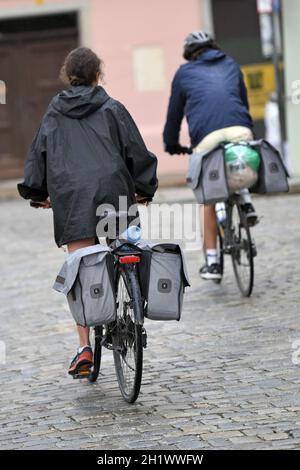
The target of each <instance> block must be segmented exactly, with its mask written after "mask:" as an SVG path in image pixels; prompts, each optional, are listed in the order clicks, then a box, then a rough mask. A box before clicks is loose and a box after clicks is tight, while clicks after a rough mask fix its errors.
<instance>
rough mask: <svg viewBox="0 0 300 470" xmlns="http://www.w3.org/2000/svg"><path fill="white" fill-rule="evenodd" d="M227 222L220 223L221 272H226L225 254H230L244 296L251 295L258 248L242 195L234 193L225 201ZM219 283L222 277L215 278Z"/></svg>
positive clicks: (219, 249) (219, 250)
mask: <svg viewBox="0 0 300 470" xmlns="http://www.w3.org/2000/svg"><path fill="white" fill-rule="evenodd" d="M225 208H226V219H225V223H224V224H221V223H218V252H219V259H220V266H221V274H222V277H223V274H224V255H230V256H231V260H232V265H233V271H234V275H235V278H236V281H237V284H238V287H239V289H240V292H241V294H242V295H243V296H244V297H250V296H251V293H252V290H253V284H254V258H255V257H256V256H257V250H256V246H255V243H254V241H253V240H252V237H251V232H250V227H249V225H248V221H247V216H246V213H245V212H244V211H243V209H242V207H241V202H240V196H239V195H238V194H233V195H231V196H230V197H229V199H228V200H227V201H226V202H225ZM215 282H216V283H217V284H220V283H221V282H222V278H221V279H218V280H215Z"/></svg>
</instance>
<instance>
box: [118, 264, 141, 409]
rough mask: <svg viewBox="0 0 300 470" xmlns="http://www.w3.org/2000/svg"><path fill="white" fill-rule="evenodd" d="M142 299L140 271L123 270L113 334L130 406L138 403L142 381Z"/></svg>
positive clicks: (121, 380)
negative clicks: (139, 320)
mask: <svg viewBox="0 0 300 470" xmlns="http://www.w3.org/2000/svg"><path fill="white" fill-rule="evenodd" d="M141 312H142V298H141V292H140V286H139V283H138V279H137V275H136V271H135V269H134V268H133V267H126V268H125V269H123V268H121V269H120V271H119V274H118V279H117V320H116V325H115V328H114V329H113V332H112V342H113V355H114V362H115V369H116V374H117V379H118V384H119V388H120V391H121V393H122V396H123V398H124V399H125V400H126V401H127V402H128V403H133V402H135V401H136V399H137V397H138V395H139V392H140V387H141V382H142V371H143V337H142V334H143V327H142V325H139V324H137V321H136V320H137V318H142V316H141Z"/></svg>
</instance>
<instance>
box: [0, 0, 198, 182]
mask: <svg viewBox="0 0 300 470" xmlns="http://www.w3.org/2000/svg"><path fill="white" fill-rule="evenodd" d="M37 3H38V2H37V1H35V0H0V12H2V13H3V11H4V10H11V9H14V8H18V9H20V7H22V9H23V11H24V13H25V12H26V9H28V7H36V8H37V10H38V11H39V12H40V13H42V12H43V9H44V8H47V6H49V5H51V4H52V5H53V4H59V5H60V6H62V5H68V6H70V5H72V6H74V7H76V4H78V3H80V2H77V1H76V0H74V1H72V0H44V2H43V5H40V6H39V7H37ZM81 3H84V4H85V5H86V6H87V7H88V10H87V11H88V14H87V15H85V17H84V18H85V19H84V21H86V22H88V23H89V24H88V25H87V28H88V30H89V35H90V37H89V38H88V36H87V39H86V42H87V44H83V45H89V46H91V47H92V48H93V49H94V50H95V51H96V52H97V53H98V54H99V55H100V56H101V57H102V58H103V60H104V62H105V85H104V86H105V88H106V89H107V91H108V92H109V93H110V94H111V95H112V96H113V97H115V98H117V99H119V100H120V101H122V102H123V103H124V104H125V106H126V107H127V108H128V109H129V111H130V112H131V114H132V115H133V117H134V118H135V120H136V122H137V124H138V126H139V128H140V130H141V133H142V135H143V137H144V139H145V141H146V143H147V145H148V147H149V149H151V150H152V151H153V152H154V153H156V154H157V156H158V157H159V171H160V173H161V174H166V173H170V174H174V173H178V172H179V173H184V171H185V169H186V166H187V157H170V156H168V155H167V154H166V153H165V152H164V151H163V145H162V130H163V126H164V121H165V117H166V110H167V104H168V98H169V93H170V84H171V81H172V78H173V76H174V73H175V71H176V70H177V68H178V66H179V65H180V64H181V63H183V59H182V58H181V52H182V43H183V39H184V37H185V36H186V35H187V34H188V33H189V32H190V31H193V30H197V29H199V27H200V26H201V18H200V17H201V8H200V7H201V5H200V4H201V1H200V0H86V1H85V2H81ZM45 12H46V10H45ZM141 46H160V47H161V48H162V50H163V60H164V68H165V76H166V84H165V86H164V88H163V89H162V90H160V91H142V92H141V91H138V90H137V88H136V85H135V81H134V73H133V59H132V50H133V48H135V47H141ZM181 141H182V143H183V144H188V143H189V140H188V135H187V132H186V126H185V125H184V126H183V134H182V139H181Z"/></svg>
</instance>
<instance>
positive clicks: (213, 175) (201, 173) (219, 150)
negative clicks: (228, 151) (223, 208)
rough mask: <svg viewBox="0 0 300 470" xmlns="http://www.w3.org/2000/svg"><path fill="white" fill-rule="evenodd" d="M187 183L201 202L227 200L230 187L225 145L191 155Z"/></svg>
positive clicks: (211, 202)
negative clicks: (227, 175)
mask: <svg viewBox="0 0 300 470" xmlns="http://www.w3.org/2000/svg"><path fill="white" fill-rule="evenodd" d="M187 184H188V186H189V187H190V188H191V189H192V190H193V191H194V194H195V197H196V199H197V202H199V203H200V204H214V203H215V202H221V201H226V200H227V199H228V197H229V194H230V192H229V188H228V184H227V177H226V167H225V160H224V149H223V146H221V145H220V146H218V147H216V148H215V149H213V150H211V151H209V152H203V153H194V154H192V155H191V156H190V163H189V170H188V175H187Z"/></svg>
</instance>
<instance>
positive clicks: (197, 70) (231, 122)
mask: <svg viewBox="0 0 300 470" xmlns="http://www.w3.org/2000/svg"><path fill="white" fill-rule="evenodd" d="M248 110H249V105H248V98H247V90H246V86H245V83H244V79H243V75H242V72H241V70H240V68H239V66H238V64H237V63H236V62H235V61H234V60H233V59H232V58H231V57H229V56H227V55H225V54H224V53H223V52H222V51H219V50H216V49H207V50H206V51H204V52H203V53H202V54H200V55H199V56H198V58H197V59H195V60H192V61H190V62H188V63H186V64H183V65H182V66H181V67H180V68H179V69H178V71H177V72H176V74H175V77H174V80H173V83H172V92H171V97H170V101H169V108H168V115H167V122H166V125H165V128H164V134H163V137H164V142H165V144H167V145H173V144H177V143H178V142H179V132H180V127H181V121H182V119H183V116H184V115H185V116H186V118H187V122H188V127H189V134H190V138H191V144H192V146H193V147H195V146H196V145H198V144H199V143H200V142H201V140H202V139H203V138H204V137H205V136H207V135H208V134H210V133H211V132H213V131H216V130H218V129H223V128H225V127H231V126H245V127H248V128H250V129H252V127H253V123H252V119H251V117H250V114H249V111H248Z"/></svg>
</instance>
